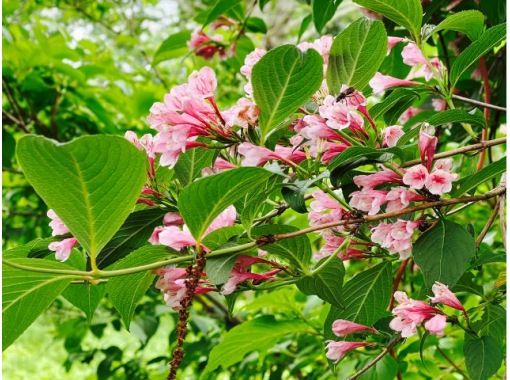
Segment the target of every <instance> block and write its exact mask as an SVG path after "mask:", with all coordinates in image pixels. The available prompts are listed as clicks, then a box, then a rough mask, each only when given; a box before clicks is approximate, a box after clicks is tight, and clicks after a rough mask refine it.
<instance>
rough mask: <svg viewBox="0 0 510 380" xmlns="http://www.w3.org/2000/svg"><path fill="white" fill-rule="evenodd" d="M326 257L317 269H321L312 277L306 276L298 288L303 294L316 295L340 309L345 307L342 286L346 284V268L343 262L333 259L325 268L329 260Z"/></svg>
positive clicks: (300, 281) (299, 282)
mask: <svg viewBox="0 0 510 380" xmlns="http://www.w3.org/2000/svg"><path fill="white" fill-rule="evenodd" d="M328 259H329V258H328V257H326V258H324V259H322V260H321V261H319V263H318V264H317V267H316V268H315V270H317V268H321V269H320V270H319V271H318V272H317V273H315V274H313V275H311V276H305V277H303V278H302V279H301V280H299V281H298V282H297V284H296V285H297V287H298V289H299V290H301V291H302V292H303V293H305V294H308V295H311V294H315V295H317V296H318V297H319V298H320V299H322V300H324V301H326V302H328V303H330V304H332V305H334V306H336V307H339V308H342V307H343V302H342V286H343V283H344V275H345V268H344V264H343V262H342V260H340V259H339V258H338V257H335V258H333V259H332V260H331V261H329V262H328V263H327V264H326V265H325V266H324V267H321V266H322V264H323V263H324V262H325V261H326V260H328Z"/></svg>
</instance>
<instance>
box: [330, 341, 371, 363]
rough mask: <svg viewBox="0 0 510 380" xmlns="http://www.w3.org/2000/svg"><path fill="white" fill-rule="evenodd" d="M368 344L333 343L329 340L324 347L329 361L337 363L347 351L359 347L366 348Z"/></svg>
mask: <svg viewBox="0 0 510 380" xmlns="http://www.w3.org/2000/svg"><path fill="white" fill-rule="evenodd" d="M368 345H369V343H366V342H346V341H341V342H334V341H332V340H330V341H329V342H328V344H327V346H326V349H327V352H326V357H327V358H328V359H329V360H333V361H335V362H338V361H339V360H341V359H342V358H343V357H344V356H345V355H346V354H347V353H348V352H349V351H352V350H355V349H356V348H359V347H366V346H368Z"/></svg>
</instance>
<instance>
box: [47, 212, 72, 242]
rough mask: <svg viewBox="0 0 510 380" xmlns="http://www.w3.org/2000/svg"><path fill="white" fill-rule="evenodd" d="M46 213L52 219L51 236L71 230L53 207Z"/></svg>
mask: <svg viewBox="0 0 510 380" xmlns="http://www.w3.org/2000/svg"><path fill="white" fill-rule="evenodd" d="M46 215H47V216H48V218H50V219H51V222H50V227H51V229H52V232H51V236H58V235H65V234H67V233H68V232H69V228H67V226H66V225H65V224H64V222H63V221H62V219H60V218H59V217H58V215H57V214H56V213H55V211H54V210H53V209H51V208H50V209H49V210H48V212H47V213H46Z"/></svg>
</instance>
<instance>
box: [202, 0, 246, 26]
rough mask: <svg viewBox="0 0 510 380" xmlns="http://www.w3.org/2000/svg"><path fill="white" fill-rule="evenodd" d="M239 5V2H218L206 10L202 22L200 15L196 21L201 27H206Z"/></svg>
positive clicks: (239, 0) (232, 0)
mask: <svg viewBox="0 0 510 380" xmlns="http://www.w3.org/2000/svg"><path fill="white" fill-rule="evenodd" d="M240 3H241V0H218V1H217V2H216V3H215V4H214V5H213V6H212V7H210V8H208V10H207V15H206V16H205V19H204V21H203V22H202V20H201V17H200V16H201V15H199V17H198V20H197V21H198V22H201V23H202V24H203V26H207V25H209V24H210V23H211V22H213V21H214V20H216V19H217V18H218V17H219V16H221V15H222V14H225V13H226V12H227V11H229V10H231V9H232V8H234V7H236V6H238V5H239V4H240Z"/></svg>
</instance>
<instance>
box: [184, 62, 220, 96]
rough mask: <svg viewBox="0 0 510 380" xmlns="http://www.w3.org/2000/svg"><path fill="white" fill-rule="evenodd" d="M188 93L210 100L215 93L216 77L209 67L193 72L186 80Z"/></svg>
mask: <svg viewBox="0 0 510 380" xmlns="http://www.w3.org/2000/svg"><path fill="white" fill-rule="evenodd" d="M188 84H189V89H190V91H193V92H194V93H195V94H197V95H199V96H201V97H204V98H211V97H213V96H214V92H215V91H216V85H217V83H216V75H215V74H214V71H213V70H212V69H211V68H210V67H202V68H201V69H200V71H193V72H192V73H191V75H190V76H189V78H188Z"/></svg>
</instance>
